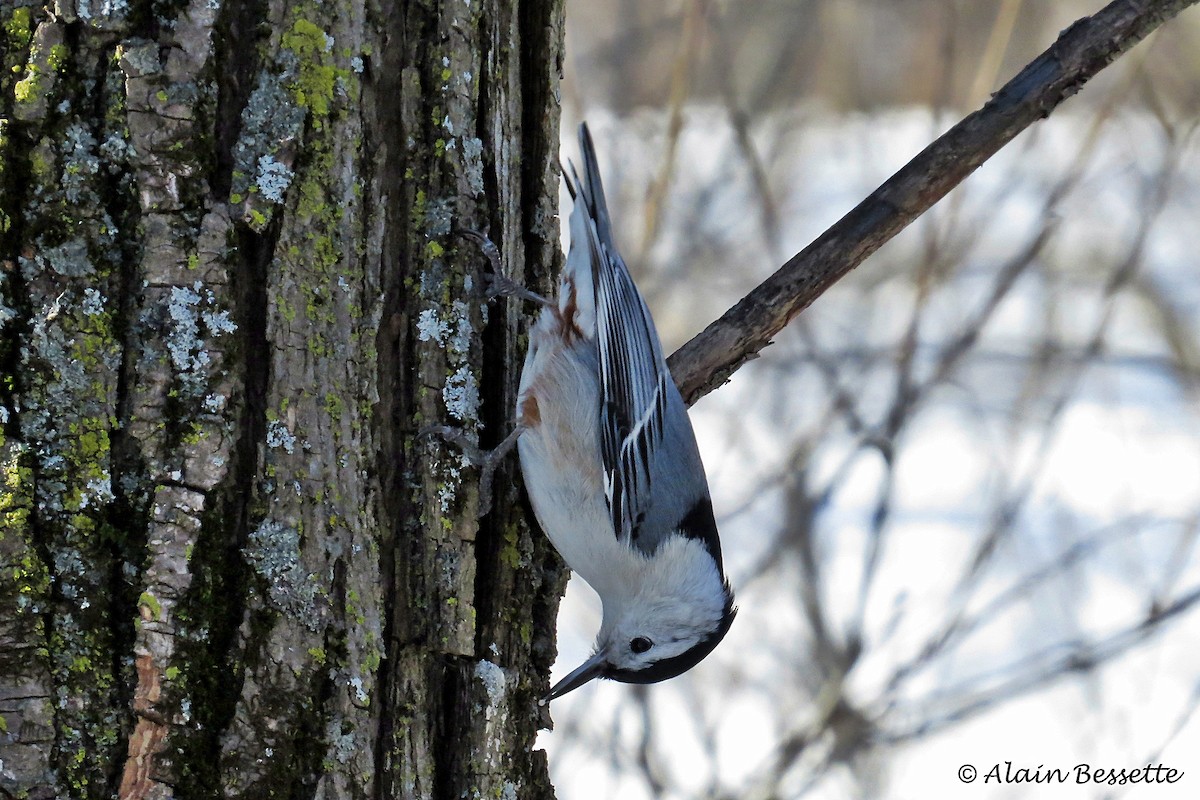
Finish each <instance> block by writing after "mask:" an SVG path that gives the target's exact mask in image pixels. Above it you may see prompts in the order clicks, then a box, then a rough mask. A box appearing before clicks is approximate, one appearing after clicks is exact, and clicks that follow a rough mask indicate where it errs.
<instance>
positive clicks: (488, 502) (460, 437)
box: [418, 423, 525, 519]
mask: <svg viewBox="0 0 1200 800" xmlns="http://www.w3.org/2000/svg"><path fill="white" fill-rule="evenodd" d="M524 431H525V426H524V425H521V424H520V423H517V426H516V427H515V428H513V430H512V433H510V434H508V436H506V437H504V441H502V442H500V444H498V445H496V446H495V447H493V448H492V449H491V450H483V449H482V448H480V447H479V445H477V444H475V443H474V442H472V441H471V439H470V438H469V437H468V436H467V435H466V434H465V433H463V432H462V431H461V430H459V429H458V428H451V427H449V426H448V425H431V426H430V427H428V428H425V429H423V430H422V431H421V432H420V433H419V434H418V436H422V437H425V436H438V437H440V438H441V439H442V440H443V441H446V442H449V443H451V444H454V445H457V446H458V448H459V449H460V450H462V453H463V456H465V457H466V459H467V460H468V461H470V462H471V464H472V465H474V466H476V467H479V511H478V513H477V514H476V517H477V518H480V519H482V518H483V517H485V516H487V513H488V512H489V511H491V510H492V479H493V478H494V477H495V475H496V470H497V469H498V468H499V467H500V464H501V463H503V461H504V458H505V457H506V456H507V455H508V454H509V452H510V451H511V450H512V449H513V447H514V446H515V445H516V443H517V439H519V438H520V436H521V434H522V433H523V432H524Z"/></svg>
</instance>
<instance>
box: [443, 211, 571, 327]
mask: <svg viewBox="0 0 1200 800" xmlns="http://www.w3.org/2000/svg"><path fill="white" fill-rule="evenodd" d="M454 232H455V233H457V234H458V235H459V236H461V237H463V238H464V239H470V240H471V241H473V242H475V243H476V244H478V245H479V249H481V250H482V251H483V254H484V256H486V257H487V260H488V263H489V264H491V265H492V272H491V274H490V275H488V276H487V281H488V287H487V296H488V299H489V300H490V299H491V298H493V297H519V298H521V299H522V300H532V301H533V302H535V303H540V304H542V305H544V306H551V307H553V306H554V303H553V302H551V301H550V300H547V299H546V298H545V297H542V296H541V295H540V294H538V293H537V292H533V291H530V290H529V289H526V288H525V287H524V286H522V285H521V284H519V283H517V282H516V281H515V280H513V279H512V278H510V277H509V276H508V275H507V274H505V272H504V269H503V267H501V266H500V249H499V248H497V247H496V243H495V242H493V241H492V240H491V239H489V238H488V237H487V235H486V234H483V233H480V232H479V231H476V230H472V229H470V228H455V231H454Z"/></svg>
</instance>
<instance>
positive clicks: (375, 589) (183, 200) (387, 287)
mask: <svg viewBox="0 0 1200 800" xmlns="http://www.w3.org/2000/svg"><path fill="white" fill-rule="evenodd" d="M561 16H562V4H561V0H522V1H521V2H519V3H508V2H501V0H451V1H450V2H444V3H442V2H409V3H394V4H393V3H385V2H371V0H365V1H364V0H344V1H342V2H330V1H329V0H325V1H324V2H320V1H319V0H311V1H310V2H284V1H283V0H249V1H242V2H232V0H225V2H221V1H220V0H173V1H171V0H128V2H126V1H125V0H103V1H101V0H58V2H52V3H49V4H48V7H47V6H44V5H42V4H32V5H30V4H25V5H22V4H16V5H14V4H13V3H11V2H9V3H2V4H0V25H2V30H0V40H2V41H3V50H2V58H3V63H2V65H0V67H2V69H0V90H2V92H0V107H2V117H3V120H2V121H0V125H2V126H3V127H2V128H0V151H2V152H0V170H2V172H0V190H2V192H3V194H2V205H0V212H2V214H0V258H2V259H3V263H2V266H3V270H2V271H0V281H2V285H0V289H2V295H0V297H2V300H3V304H2V305H0V323H2V324H3V329H2V332H0V333H2V335H0V365H2V368H3V377H4V380H3V382H2V383H0V406H2V408H0V423H2V426H3V440H2V442H0V458H2V460H3V465H4V486H3V489H2V491H0V796H10V795H11V796H25V797H35V798H42V797H44V798H49V797H96V798H99V797H111V796H113V795H118V796H120V797H122V798H143V797H156V798H163V797H172V796H179V797H196V798H201V797H204V798H208V797H220V796H230V797H234V796H237V797H274V796H280V797H338V798H341V797H364V798H365V797H388V798H390V797H454V798H460V797H475V796H489V797H518V796H519V797H549V796H551V794H552V792H551V789H550V787H549V783H548V779H547V775H546V765H545V763H544V759H543V758H542V757H541V753H540V752H538V753H535V752H533V747H532V746H533V738H534V734H535V731H536V727H537V725H538V723H539V715H538V709H537V708H536V704H535V698H536V697H537V696H538V694H539V691H540V690H541V689H543V688H544V686H545V677H546V673H547V672H548V669H549V665H550V662H551V661H552V659H553V654H554V653H553V651H554V643H553V623H554V616H555V612H556V609H557V603H558V597H559V594H560V591H561V588H562V582H563V573H562V570H561V568H560V565H559V562H558V560H557V558H556V557H555V556H554V555H553V554H552V553H551V552H550V551H549V547H548V545H547V544H546V543H545V540H544V538H543V537H541V536H540V535H535V532H534V531H532V530H531V528H530V527H529V525H528V523H527V517H526V513H525V511H524V509H523V508H522V506H521V504H520V501H519V495H518V492H517V490H516V489H515V488H513V485H512V484H513V481H512V480H511V478H512V476H511V474H506V475H501V477H500V480H499V481H498V487H505V488H498V489H497V494H498V496H497V502H496V507H497V510H496V511H495V512H493V513H492V514H491V515H490V516H489V517H488V519H487V520H486V521H485V523H483V524H482V525H481V524H480V523H477V522H476V519H475V509H476V505H477V496H478V494H477V490H476V488H475V484H474V478H475V473H476V471H475V470H474V469H473V468H471V467H469V466H467V465H464V464H463V462H462V459H461V458H460V457H459V455H458V452H457V451H456V450H454V449H452V448H448V447H446V446H445V445H443V444H442V443H441V442H439V441H427V440H422V439H419V438H418V437H417V435H416V432H417V431H418V430H419V429H420V428H421V427H422V426H424V425H428V424H431V423H445V424H451V425H455V426H458V427H462V428H464V429H466V430H467V431H469V432H470V433H471V434H472V435H476V434H480V433H481V432H482V434H481V435H483V436H484V437H485V438H486V437H490V438H492V439H496V438H499V436H501V435H503V433H504V432H506V430H507V428H508V426H509V425H510V422H509V419H510V416H511V415H510V409H511V408H512V405H513V401H514V395H515V379H516V372H517V368H518V367H519V357H520V352H521V349H522V348H521V347H520V346H519V340H518V337H519V332H520V331H521V330H522V326H523V321H524V316H523V312H524V311H527V309H521V308H518V307H516V306H515V305H513V304H504V303H501V304H495V305H493V306H491V307H490V308H488V307H485V305H484V304H483V302H482V301H481V299H480V298H479V297H478V294H477V288H476V287H478V286H480V285H481V283H482V279H481V274H482V271H483V264H484V261H483V259H482V257H481V256H480V255H479V253H478V251H477V250H476V249H475V248H474V247H472V246H469V245H464V243H463V242H462V241H460V240H459V239H457V238H456V237H455V236H454V235H453V233H452V229H453V227H454V226H455V225H463V226H469V227H474V228H479V229H485V230H489V231H490V232H491V235H492V237H493V238H494V239H495V240H496V241H497V242H498V243H499V245H500V248H501V251H502V253H503V254H504V257H505V263H506V265H507V266H508V267H509V268H510V269H512V270H513V272H514V273H515V274H516V275H517V276H518V277H522V278H524V279H525V280H526V281H527V282H529V283H530V284H531V285H534V286H539V285H542V286H544V285H545V284H546V283H547V276H548V275H549V274H552V273H553V272H554V271H555V260H556V259H557V258H558V257H559V256H558V233H557V222H556V219H555V213H556V205H557V184H556V181H557V158H556V156H557V142H558V107H557V99H556V94H555V92H556V88H557V81H558V78H559V72H560V58H561V48H562V22H561ZM483 443H484V444H485V445H487V444H489V443H490V442H489V441H484V442H483ZM505 478H509V479H508V480H505Z"/></svg>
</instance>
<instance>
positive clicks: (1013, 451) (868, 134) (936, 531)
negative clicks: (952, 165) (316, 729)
mask: <svg viewBox="0 0 1200 800" xmlns="http://www.w3.org/2000/svg"><path fill="white" fill-rule="evenodd" d="M1101 6H1102V2H1101V0H1089V1H1088V2H1084V1H1083V0H1037V1H1035V0H888V1H887V2H880V1H878V0H876V1H875V2H865V1H863V2H858V1H856V0H727V1H726V2H717V1H716V0H708V1H705V0H668V1H664V2H654V3H648V2H644V0H568V4H567V63H566V81H565V83H564V85H563V90H562V99H563V106H564V108H563V122H564V125H563V129H564V135H563V153H564V155H565V156H573V155H574V154H575V153H576V144H575V134H574V130H575V125H576V124H577V123H578V122H579V121H580V120H583V119H586V120H587V121H588V122H589V124H590V125H591V127H592V132H593V135H594V137H595V140H596V145H597V149H598V151H599V157H600V162H601V169H602V172H603V174H604V179H605V182H606V188H607V190H608V194H609V205H610V208H611V210H612V213H613V217H614V220H615V224H616V228H617V238H618V240H619V242H620V243H621V247H622V251H623V253H624V255H625V257H626V260H627V261H628V262H629V264H630V266H631V268H632V270H633V271H634V274H635V278H636V279H637V280H638V282H639V285H640V286H641V287H642V289H643V291H644V293H645V295H646V296H647V300H648V302H649V303H650V305H651V308H652V309H653V311H654V313H655V316H656V319H657V321H658V325H659V330H660V332H661V333H662V335H663V338H664V340H665V341H664V344H665V347H666V349H667V351H668V352H670V351H672V350H674V349H675V347H677V346H678V345H680V344H682V343H683V342H684V341H686V340H687V339H688V338H690V337H691V336H692V335H694V334H695V333H696V332H698V331H699V330H701V329H702V328H703V327H704V326H705V325H707V324H708V323H709V322H711V321H712V320H713V319H715V318H716V317H717V316H719V315H720V314H721V313H722V312H723V311H725V310H726V308H728V307H729V306H730V305H732V304H733V303H734V302H736V300H738V299H739V298H740V297H741V296H743V295H744V294H745V293H746V292H747V291H749V290H750V289H751V288H752V287H753V286H754V285H756V284H757V283H759V282H760V281H761V280H763V279H764V278H765V277H766V276H767V275H769V274H770V273H771V272H773V271H774V270H775V269H777V268H778V267H779V266H780V265H781V264H783V262H784V261H786V260H787V258H788V257H790V256H791V255H793V254H794V253H796V252H797V251H799V250H800V249H801V248H802V247H804V245H806V244H807V243H808V242H809V241H811V240H812V239H813V238H814V237H816V236H817V235H818V234H819V233H821V232H822V231H823V230H824V229H825V228H826V227H827V226H828V225H830V224H831V223H832V222H834V221H835V220H836V219H838V217H840V216H841V215H842V214H843V213H845V212H846V211H848V210H849V209H850V208H852V207H853V206H854V205H855V204H857V203H858V202H859V200H861V199H862V198H863V197H864V196H866V195H867V194H868V193H869V192H870V191H871V190H873V189H874V188H875V187H876V186H877V185H878V184H879V183H881V182H882V181H883V180H885V179H886V178H887V177H888V176H889V175H891V174H892V173H893V172H894V171H895V170H897V169H898V168H899V167H901V166H902V165H903V164H904V163H905V162H906V161H907V160H908V159H909V158H911V157H912V156H913V155H915V154H916V153H917V152H918V151H920V150H921V149H922V148H923V147H924V146H925V145H926V144H928V143H929V142H930V141H932V140H933V139H934V138H935V137H936V136H937V135H939V134H940V133H941V132H943V131H944V130H945V129H946V128H948V127H949V126H950V125H952V124H953V123H954V122H956V121H958V120H959V119H960V118H961V117H962V116H964V115H965V114H967V113H969V112H970V111H972V110H974V109H975V108H977V107H979V106H980V105H981V104H982V103H983V102H984V101H985V100H986V99H987V97H988V96H989V94H990V93H991V92H992V91H994V90H995V89H997V88H998V87H999V86H1000V85H1002V84H1003V83H1004V82H1005V81H1006V80H1008V78H1010V77H1011V76H1012V75H1013V74H1015V72H1016V71H1017V70H1019V69H1020V68H1021V67H1022V66H1023V65H1024V64H1026V63H1027V62H1028V61H1030V60H1031V59H1032V58H1034V57H1035V56H1036V55H1037V54H1038V53H1039V52H1041V51H1042V50H1043V49H1045V48H1046V47H1047V46H1049V44H1050V43H1051V42H1052V41H1053V40H1054V39H1055V37H1056V36H1057V34H1058V31H1060V30H1061V29H1063V28H1065V27H1066V26H1068V25H1069V24H1070V23H1071V22H1072V21H1074V20H1075V19H1077V18H1079V17H1081V16H1084V15H1087V14H1091V13H1094V12H1095V11H1097V10H1099V8H1100V7H1101ZM1198 122H1200V9H1196V8H1193V9H1191V10H1189V11H1185V12H1184V13H1183V15H1182V16H1180V17H1179V18H1177V19H1175V20H1173V21H1170V22H1168V23H1166V24H1165V25H1164V26H1163V28H1162V29H1161V30H1160V31H1159V32H1158V33H1157V34H1154V35H1152V37H1151V38H1150V39H1148V40H1147V41H1146V42H1143V43H1142V44H1141V45H1139V46H1138V47H1137V48H1136V49H1135V50H1133V51H1132V52H1130V53H1129V54H1127V55H1126V56H1124V57H1123V58H1121V59H1120V60H1119V61H1118V62H1117V63H1116V64H1114V65H1113V66H1111V67H1109V68H1108V69H1107V70H1105V71H1104V72H1103V73H1102V74H1101V76H1100V77H1099V78H1097V79H1096V80H1094V81H1093V82H1092V83H1090V84H1088V85H1087V86H1086V87H1084V89H1083V90H1082V91H1081V92H1080V93H1079V94H1078V95H1077V96H1075V97H1074V98H1072V99H1070V100H1069V101H1067V102H1066V103H1065V104H1064V105H1063V106H1062V107H1061V108H1060V109H1059V110H1058V111H1056V112H1055V113H1054V115H1053V116H1052V117H1051V118H1049V119H1048V120H1045V121H1043V122H1041V123H1039V124H1038V125H1037V126H1035V127H1034V128H1033V129H1032V130H1030V131H1028V132H1026V133H1025V134H1023V135H1022V136H1021V137H1020V138H1018V139H1017V140H1016V141H1014V142H1013V143H1012V144H1011V145H1009V146H1008V147H1006V148H1005V149H1004V150H1003V151H1001V153H1000V154H999V155H997V156H996V157H995V158H993V159H992V160H991V161H989V162H988V163H987V164H986V165H985V166H984V167H983V168H982V169H980V170H979V171H978V172H977V173H976V174H975V175H973V176H972V177H971V178H970V179H968V180H967V181H966V183H965V184H963V185H962V186H961V187H959V188H958V189H957V190H955V191H954V192H953V193H952V194H951V195H950V196H949V197H947V198H946V199H945V200H943V201H942V202H941V203H940V204H939V205H938V206H937V207H935V208H934V209H933V211H932V212H930V213H928V214H926V215H925V216H924V217H922V218H921V219H920V220H919V221H918V222H917V223H916V224H914V225H912V226H911V227H910V228H908V229H907V230H906V231H905V232H904V233H902V234H901V235H900V236H899V237H898V238H897V239H895V240H894V241H892V242H891V243H889V244H888V245H886V246H885V247H884V248H883V249H882V250H881V251H879V252H878V253H877V254H876V255H874V256H873V257H871V258H870V259H869V260H867V261H866V262H865V263H864V264H863V265H862V266H860V267H859V268H858V269H856V270H855V271H854V272H852V273H851V274H850V275H849V276H848V277H847V278H846V279H844V280H843V281H841V282H840V283H839V284H838V285H837V286H835V287H834V288H833V289H832V290H831V291H829V292H827V293H826V294H825V295H824V296H822V297H821V298H820V299H819V300H817V302H816V303H815V304H814V305H813V306H812V307H811V308H810V309H808V310H807V311H805V312H804V313H803V314H802V315H801V316H800V317H799V318H798V319H797V320H796V321H795V322H794V323H793V324H792V325H791V326H790V327H789V328H788V329H787V330H785V331H784V332H783V333H781V334H780V335H779V336H778V337H777V339H776V342H775V344H774V345H773V346H771V347H769V348H768V349H767V350H765V351H764V352H763V353H762V357H761V358H760V359H758V360H757V361H754V362H752V363H751V364H749V365H748V366H746V367H745V368H743V369H742V370H740V371H739V372H737V373H736V374H735V375H734V377H733V379H732V381H731V382H730V383H729V384H728V385H726V386H725V387H723V388H721V389H719V390H718V391H716V392H714V393H713V394H711V395H709V396H707V397H705V398H704V399H702V400H701V401H699V403H697V405H696V406H695V407H694V408H693V411H692V416H693V420H694V423H695V425H696V428H697V435H698V437H699V439H700V446H701V450H702V451H703V454H704V457H705V461H706V464H707V468H708V473H709V480H710V483H711V485H712V489H713V494H714V501H715V505H716V509H717V513H718V522H719V525H720V527H721V531H722V541H723V544H724V550H725V560H726V564H727V567H728V571H729V574H730V578H731V580H732V582H733V584H734V587H735V589H736V590H737V593H738V603H739V606H740V608H741V611H740V613H739V615H738V619H737V622H736V624H735V625H734V627H733V629H732V631H731V632H730V634H729V636H728V638H727V639H726V641H725V642H724V643H723V644H722V645H721V646H720V647H719V648H717V650H716V651H715V652H714V654H713V655H712V656H710V657H709V658H708V659H707V660H706V661H704V662H703V663H702V664H701V665H700V666H698V667H697V668H696V669H694V670H692V671H691V672H689V673H687V674H686V675H684V676H682V677H681V678H678V679H676V680H674V681H670V682H667V683H664V684H658V685H654V686H648V687H631V686H625V685H620V684H613V683H606V682H601V683H597V684H592V685H589V686H588V687H587V688H585V689H582V690H580V691H577V692H575V693H573V694H570V695H568V696H567V697H565V698H564V699H562V700H559V701H556V702H555V706H554V717H555V720H556V723H557V728H556V730H555V731H554V732H552V733H543V735H542V738H541V743H542V744H544V745H545V746H546V747H547V749H548V750H549V751H550V763H551V769H552V774H553V777H554V780H555V784H556V786H557V787H558V790H559V796H560V797H562V798H581V797H617V796H619V797H621V798H660V797H662V798H698V797H705V798H708V797H714V798H860V797H861V798H916V797H930V796H934V797H939V796H958V797H974V798H1008V797H1032V796H1052V797H1055V798H1073V797H1080V798H1083V797H1087V798H1092V797H1153V798H1156V799H1161V798H1169V797H1185V796H1186V797H1196V796H1200V764H1198V763H1197V760H1196V758H1197V754H1198V753H1200V715H1198V714H1197V705H1198V704H1200V543H1198V541H1197V537H1198V534H1200V372H1198V369H1200V280H1197V278H1198V277H1200V141H1198V134H1197V123H1198ZM563 203H564V206H563V208H564V215H565V214H566V213H568V211H569V201H568V200H567V199H566V197H565V196H564V198H563ZM599 620H600V606H599V601H598V600H597V599H596V597H595V595H594V594H592V593H591V591H590V589H588V588H587V586H586V584H583V583H582V582H581V581H572V583H571V586H570V588H569V590H568V596H567V600H566V601H565V603H564V605H563V612H562V617H561V619H560V625H559V641H560V661H559V663H558V664H557V665H556V667H555V673H554V678H555V679H557V678H559V677H561V676H562V675H563V674H565V673H566V672H567V671H568V670H569V669H571V668H573V667H574V666H576V665H577V664H579V663H580V662H581V661H582V660H583V659H584V658H585V657H586V656H587V655H588V653H589V652H590V647H591V643H592V637H593V636H594V634H595V632H596V630H597V629H598V627H599ZM1006 761H1011V762H1012V765H1013V769H1014V770H1015V769H1019V768H1022V767H1024V768H1027V769H1029V770H1030V771H1033V770H1034V769H1035V768H1038V767H1040V768H1041V769H1042V771H1043V772H1045V771H1046V770H1049V769H1053V768H1061V769H1062V770H1063V771H1064V772H1067V773H1070V780H1069V782H1068V783H1067V784H1065V785H1061V786H1059V785H1056V786H1053V787H1043V786H1039V787H1037V789H1036V791H1035V790H1034V789H1032V788H1031V787H1029V786H1023V785H1004V784H1000V783H998V782H997V781H996V780H994V779H993V780H990V781H986V782H985V777H986V775H987V773H988V772H989V771H991V770H992V769H993V767H995V766H996V765H999V769H1000V774H1003V772H1004V769H1005V762H1006ZM1147 763H1151V764H1157V763H1163V764H1166V765H1168V766H1173V767H1175V768H1177V769H1180V770H1184V771H1185V773H1186V775H1185V777H1184V778H1183V779H1182V780H1181V781H1180V782H1179V783H1176V784H1174V785H1152V786H1149V787H1146V786H1144V785H1139V786H1136V787H1130V786H1109V785H1095V784H1091V785H1082V786H1080V785H1076V784H1075V782H1074V779H1075V773H1074V772H1071V771H1072V770H1073V769H1074V768H1075V766H1076V765H1077V764H1088V765H1089V766H1090V767H1091V768H1093V769H1094V768H1096V767H1103V768H1108V769H1121V768H1127V769H1131V768H1134V767H1138V766H1145V765H1146V764H1147ZM962 765H972V766H973V767H975V768H976V769H977V774H978V778H977V780H976V781H975V782H974V783H973V784H972V785H971V786H969V787H966V786H964V785H963V784H962V783H961V782H960V781H959V778H958V770H959V768H960V766H962ZM1038 792H1040V793H1038Z"/></svg>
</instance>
